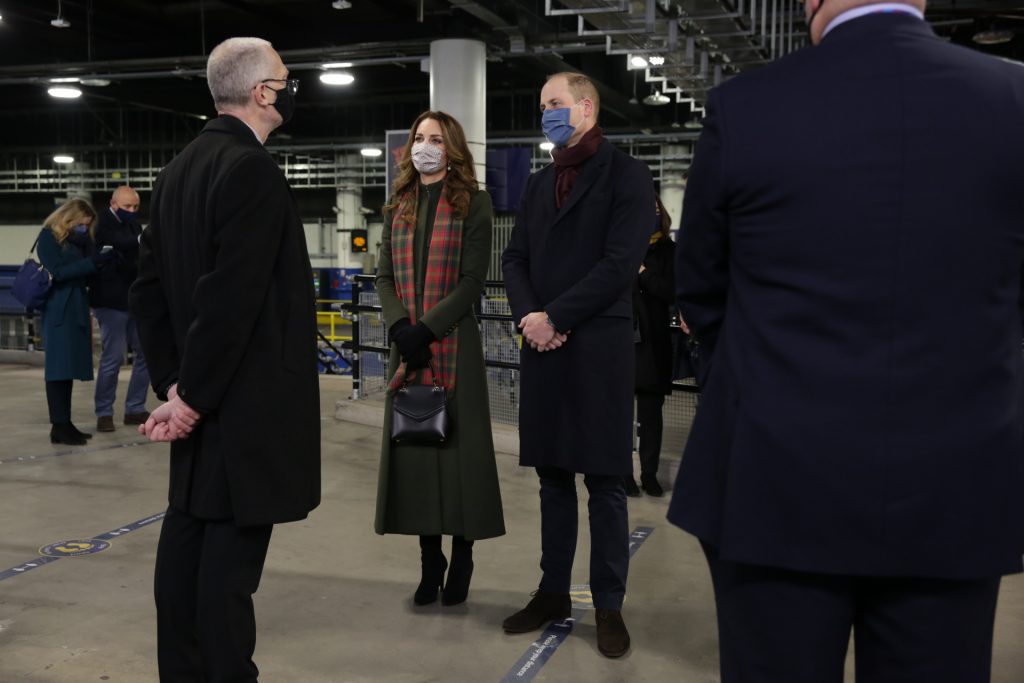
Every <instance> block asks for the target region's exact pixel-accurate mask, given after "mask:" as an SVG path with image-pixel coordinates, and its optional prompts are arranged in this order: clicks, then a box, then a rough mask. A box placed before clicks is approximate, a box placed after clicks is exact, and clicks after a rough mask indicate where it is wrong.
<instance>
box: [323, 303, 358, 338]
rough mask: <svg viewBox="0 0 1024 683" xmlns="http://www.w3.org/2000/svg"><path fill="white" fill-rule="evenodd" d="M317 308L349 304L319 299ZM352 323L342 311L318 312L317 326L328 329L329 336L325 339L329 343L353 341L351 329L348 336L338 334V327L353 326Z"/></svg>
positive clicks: (326, 335)
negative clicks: (323, 305) (326, 305)
mask: <svg viewBox="0 0 1024 683" xmlns="http://www.w3.org/2000/svg"><path fill="white" fill-rule="evenodd" d="M316 303H317V308H318V309H319V308H320V304H347V303H348V302H347V301H340V300H337V299H317V300H316ZM351 324H352V321H351V320H349V319H348V318H346V317H344V316H343V315H342V313H341V311H321V310H317V312H316V325H317V327H318V328H319V327H326V328H328V332H327V334H324V337H326V338H327V340H328V341H332V342H336V341H349V340H351V339H352V332H351V329H350V330H349V331H348V332H347V334H338V327H340V326H342V325H351Z"/></svg>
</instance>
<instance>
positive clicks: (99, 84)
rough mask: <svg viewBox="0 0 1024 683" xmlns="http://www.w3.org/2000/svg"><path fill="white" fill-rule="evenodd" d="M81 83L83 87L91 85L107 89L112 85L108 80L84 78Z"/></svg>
mask: <svg viewBox="0 0 1024 683" xmlns="http://www.w3.org/2000/svg"><path fill="white" fill-rule="evenodd" d="M81 83H82V85H91V86H95V87H97V88H105V87H107V86H108V85H110V81H109V80H107V79H106V78H83V79H82V80H81Z"/></svg>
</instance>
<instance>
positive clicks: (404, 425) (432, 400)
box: [391, 366, 451, 445]
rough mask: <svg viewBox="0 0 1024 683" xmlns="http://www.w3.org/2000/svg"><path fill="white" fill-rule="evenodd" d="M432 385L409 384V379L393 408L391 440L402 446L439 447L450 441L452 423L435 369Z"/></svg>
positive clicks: (398, 392) (397, 392)
mask: <svg viewBox="0 0 1024 683" xmlns="http://www.w3.org/2000/svg"><path fill="white" fill-rule="evenodd" d="M430 370H431V372H430V374H431V375H432V376H433V378H434V383H433V384H432V385H431V384H409V380H408V378H406V381H405V384H403V385H402V386H401V387H400V388H399V389H398V390H397V391H396V392H395V398H394V402H393V405H392V411H391V412H392V415H391V440H392V441H394V442H395V443H401V444H423V445H440V444H443V443H444V442H445V441H447V440H448V434H449V429H450V428H451V419H450V418H449V416H448V398H447V395H446V392H445V390H444V387H442V386H441V385H440V384H438V383H437V375H436V374H434V371H433V370H434V369H433V366H431V368H430Z"/></svg>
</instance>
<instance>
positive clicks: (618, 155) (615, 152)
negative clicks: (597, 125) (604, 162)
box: [605, 140, 651, 180]
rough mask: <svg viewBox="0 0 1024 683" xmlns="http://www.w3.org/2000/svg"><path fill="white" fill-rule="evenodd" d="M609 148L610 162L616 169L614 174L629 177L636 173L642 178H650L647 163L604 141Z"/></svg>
mask: <svg viewBox="0 0 1024 683" xmlns="http://www.w3.org/2000/svg"><path fill="white" fill-rule="evenodd" d="M605 142H606V143H607V144H608V146H609V147H610V148H611V152H610V155H611V163H612V165H613V166H614V167H615V169H616V175H617V176H618V177H621V178H629V177H633V176H634V175H638V176H640V177H642V178H646V179H647V180H650V178H651V169H650V168H648V166H647V164H645V163H644V162H642V161H640V160H639V159H637V158H636V157H633V156H630V155H629V154H627V153H626V152H624V151H622V150H621V149H619V148H618V147H616V146H615V145H613V144H612V143H611V142H608V141H607V140H606V141H605Z"/></svg>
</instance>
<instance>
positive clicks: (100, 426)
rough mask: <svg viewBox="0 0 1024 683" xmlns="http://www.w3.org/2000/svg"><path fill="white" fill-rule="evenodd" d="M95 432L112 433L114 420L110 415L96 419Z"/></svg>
mask: <svg viewBox="0 0 1024 683" xmlns="http://www.w3.org/2000/svg"><path fill="white" fill-rule="evenodd" d="M96 431H97V432H112V431H114V418H113V417H112V416H110V415H103V416H102V417H97V418H96Z"/></svg>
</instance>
